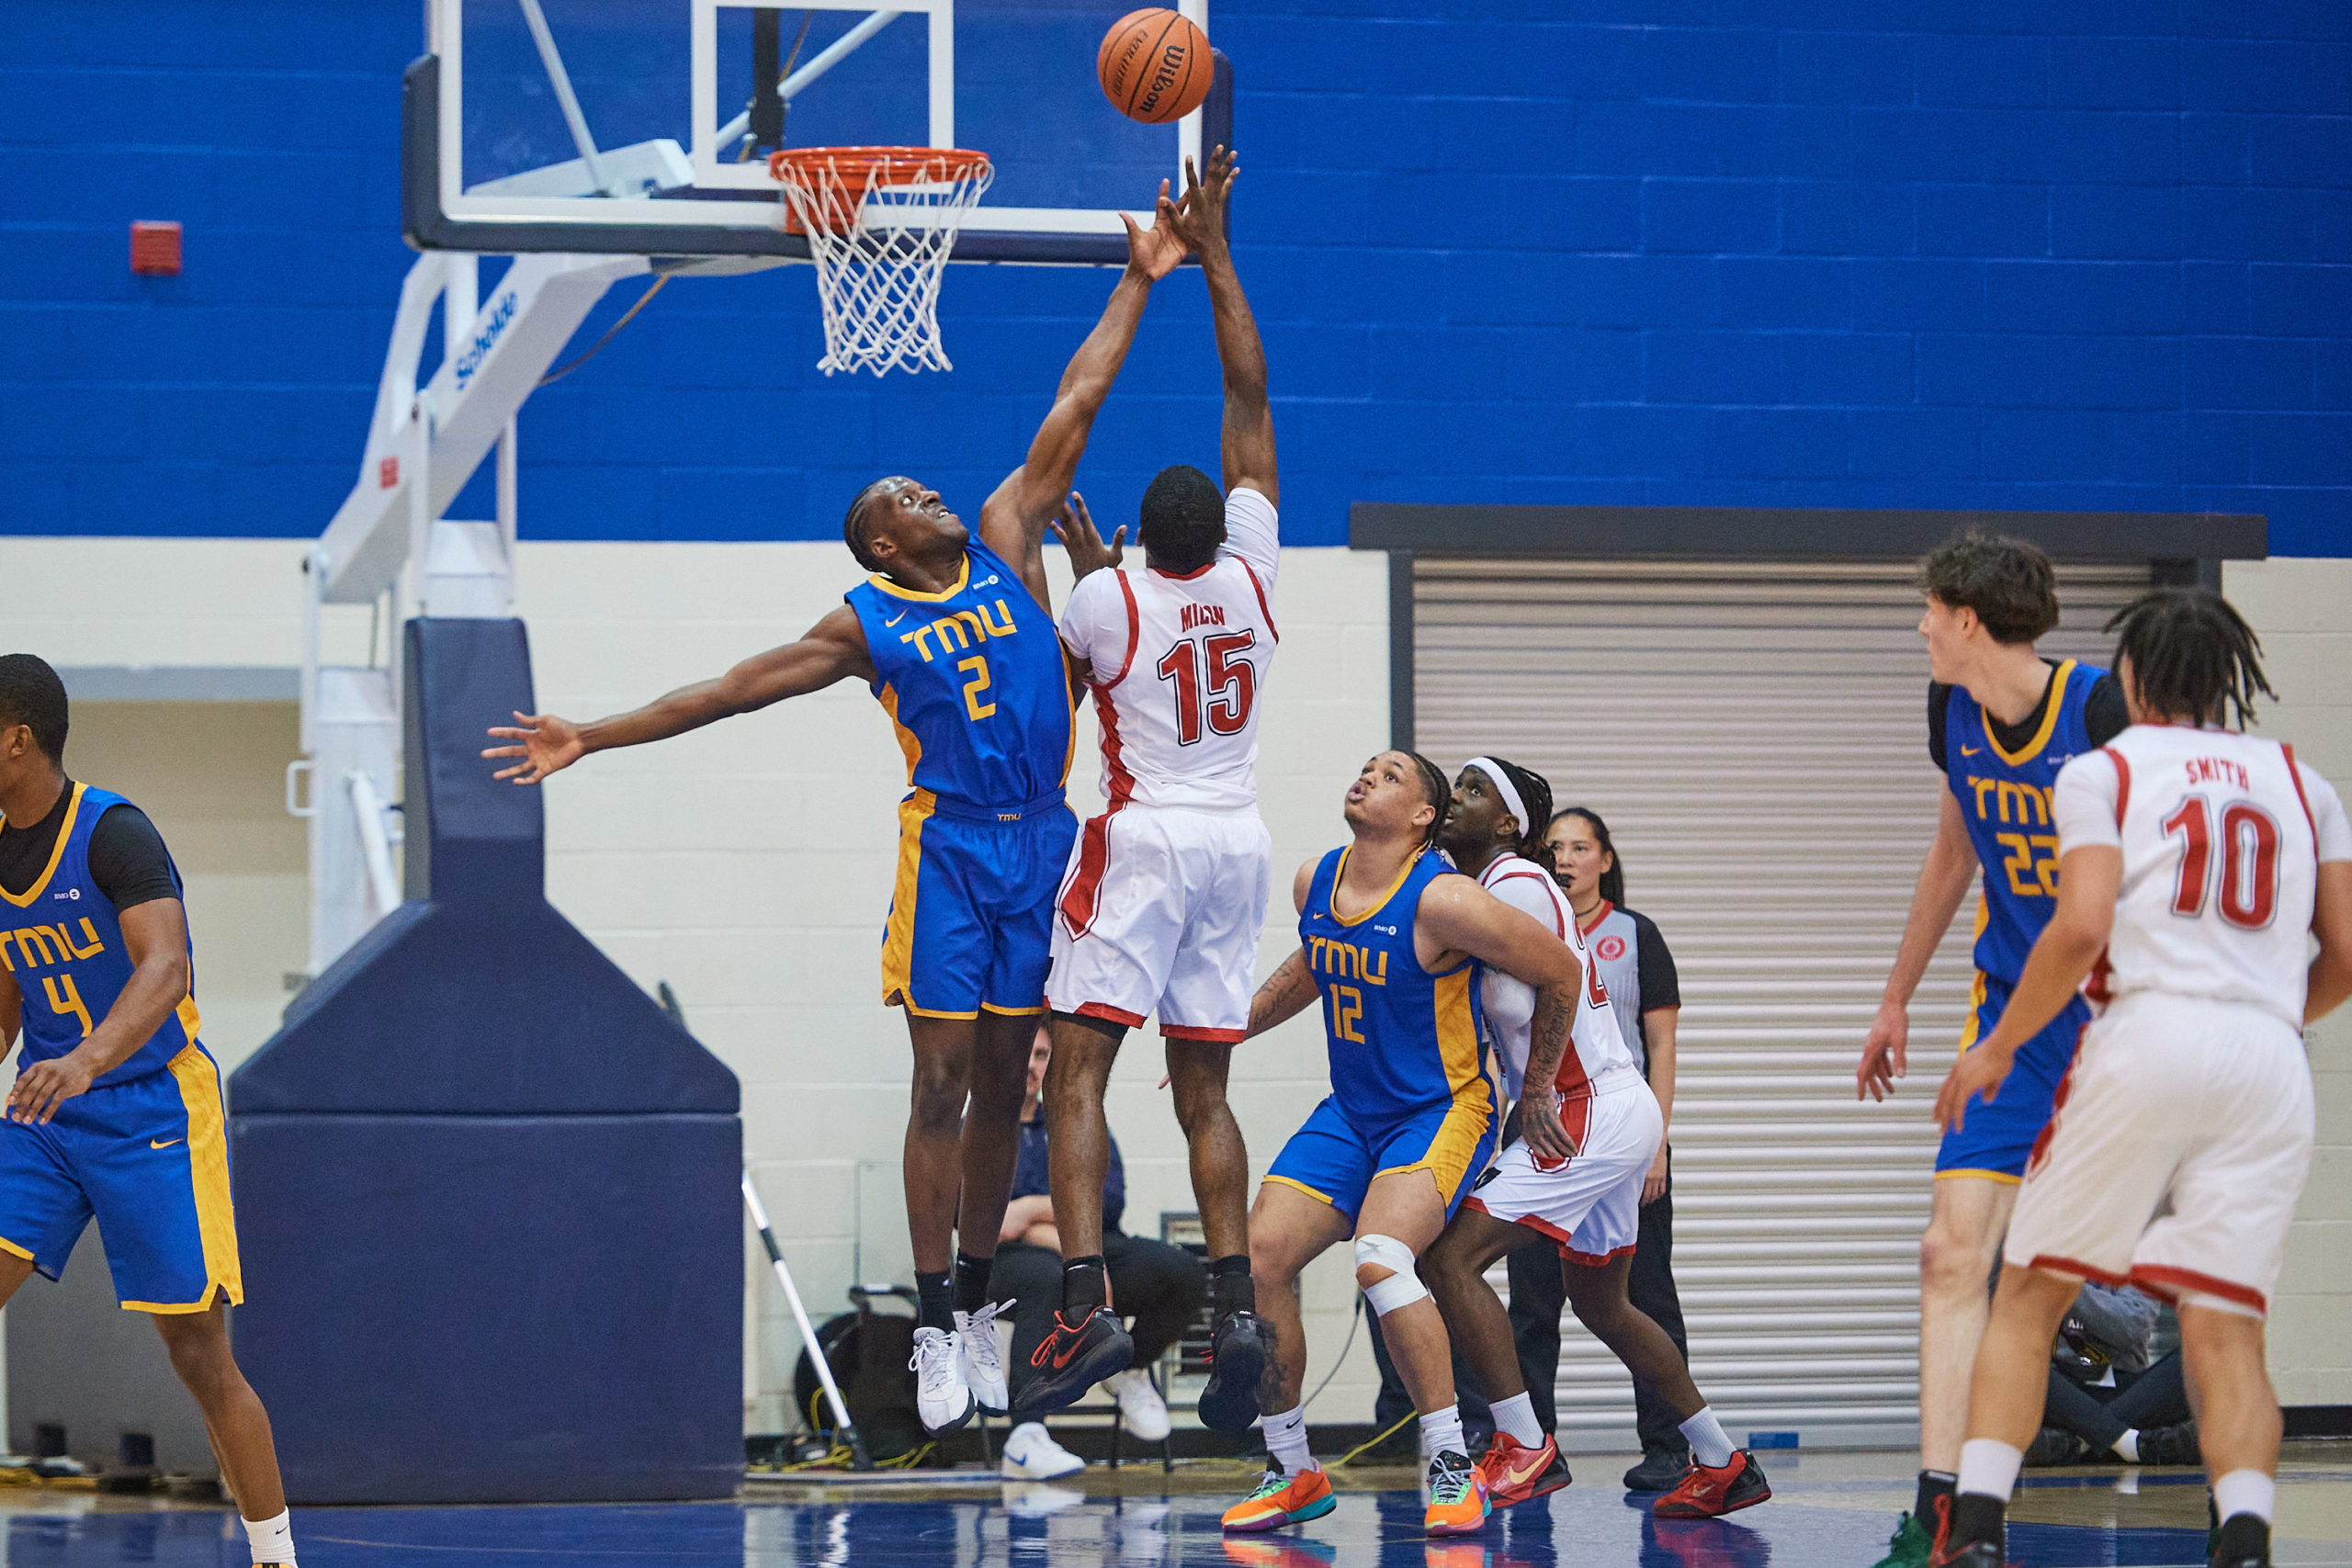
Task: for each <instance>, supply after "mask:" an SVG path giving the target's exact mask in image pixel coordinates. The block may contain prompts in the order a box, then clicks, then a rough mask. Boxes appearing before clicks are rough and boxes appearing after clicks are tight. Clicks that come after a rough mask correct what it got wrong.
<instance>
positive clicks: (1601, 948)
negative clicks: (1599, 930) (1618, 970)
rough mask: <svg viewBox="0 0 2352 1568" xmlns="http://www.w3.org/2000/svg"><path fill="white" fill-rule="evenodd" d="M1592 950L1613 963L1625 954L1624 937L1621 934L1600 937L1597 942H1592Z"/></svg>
mask: <svg viewBox="0 0 2352 1568" xmlns="http://www.w3.org/2000/svg"><path fill="white" fill-rule="evenodd" d="M1592 951H1593V952H1595V953H1599V954H1600V956H1601V957H1602V958H1603V959H1606V960H1607V961H1608V962H1610V963H1611V964H1614V963H1616V962H1617V960H1619V959H1621V958H1623V957H1624V956H1625V939H1624V938H1623V937H1622V936H1605V937H1602V938H1601V939H1600V941H1599V942H1595V943H1593V947H1592Z"/></svg>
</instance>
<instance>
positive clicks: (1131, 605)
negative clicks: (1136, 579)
mask: <svg viewBox="0 0 2352 1568" xmlns="http://www.w3.org/2000/svg"><path fill="white" fill-rule="evenodd" d="M1112 575H1114V576H1115V577H1116V578H1117V579H1118V580H1119V592H1121V593H1122V594H1124V595H1125V598H1126V601H1127V656H1126V657H1125V659H1122V660H1119V672H1118V673H1117V674H1116V675H1114V676H1112V677H1111V678H1110V679H1109V680H1107V681H1098V682H1095V688H1096V689H1095V701H1096V703H1097V705H1100V704H1101V702H1102V696H1103V693H1104V692H1107V691H1109V690H1110V689H1111V688H1112V687H1114V686H1115V685H1117V684H1118V683H1119V682H1122V681H1124V680H1125V679H1126V678H1127V671H1129V670H1131V669H1133V668H1134V667H1135V662H1136V644H1137V643H1138V642H1141V641H1142V640H1143V616H1142V615H1140V614H1138V613H1137V612H1136V590H1135V584H1133V583H1131V582H1129V581H1127V574H1126V573H1125V572H1124V571H1120V572H1114V573H1113V574H1112Z"/></svg>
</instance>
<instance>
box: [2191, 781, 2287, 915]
mask: <svg viewBox="0 0 2352 1568" xmlns="http://www.w3.org/2000/svg"><path fill="white" fill-rule="evenodd" d="M2164 829H2165V838H2167V839H2169V838H2173V837H2175V836H2176V835H2177V836H2178V837H2179V839H2180V840H2181V848H2180V871H2179V873H2178V874H2177V875H2176V876H2175V877H2174V879H2173V886H2172V912H2173V913H2174V914H2176V915H2184V916H2188V917H2189V918H2190V919H2194V918H2196V917H2197V916H2199V915H2201V914H2203V913H2204V912H2205V897H2206V888H2207V886H2208V885H2209V884H2211V881H2212V880H2213V876H2212V872H2213V818H2212V808H2211V807H2210V806H2209V805H2208V804H2207V803H2206V800H2205V797H2204V796H2203V795H2189V796H2188V797H2187V798H2185V799H2183V800H2182V801H2181V803H2180V805H2179V807H2177V809H2175V810H2174V812H2173V814H2172V815H2171V816H2169V817H2167V818H2165V821H2164ZM2221 837H2222V900H2221V907H2222V919H2225V920H2227V921H2229V922H2230V924H2232V925H2233V926H2236V927H2237V928H2239V929H2240V930H2241V931H2260V930H2261V929H2262V928H2263V927H2265V926H2267V925H2268V924H2269V923H2270V921H2271V919H2272V917H2274V916H2275V915H2277V914H2278V823H2277V822H2276V821H2275V820H2273V819H2272V818H2271V815H2270V813H2268V812H2267V811H2265V810H2263V809H2262V807H2258V806H2256V805H2254V804H2253V803H2252V802H2250V801H2244V800H2233V801H2232V802H2231V803H2230V804H2229V805H2227V806H2225V807H2222V824H2221Z"/></svg>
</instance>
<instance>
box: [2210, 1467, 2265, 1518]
mask: <svg viewBox="0 0 2352 1568" xmlns="http://www.w3.org/2000/svg"><path fill="white" fill-rule="evenodd" d="M2277 1504H2278V1483H2277V1482H2276V1481H2273V1480H2272V1479H2271V1478H2270V1477H2269V1476H2267V1475H2265V1474H2263V1473H2262V1472H2260V1471H2258V1470H2233V1471H2232V1472H2229V1474H2227V1475H2223V1476H2219V1477H2217V1478H2215V1480H2214V1482H2213V1511H2214V1512H2215V1513H2217V1514H2219V1515H2221V1516H2222V1518H2223V1519H2228V1518H2230V1517H2233V1516H2234V1515H2238V1514H2252V1515H2253V1516H2254V1517H2256V1518H2257V1519H2260V1520H2261V1521H2262V1522H2263V1523H2264V1524H2266V1525H2267V1524H2268V1523H2269V1522H2270V1510H2271V1509H2272V1508H2273V1507H2274V1506H2277Z"/></svg>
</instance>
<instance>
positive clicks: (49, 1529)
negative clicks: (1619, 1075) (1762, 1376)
mask: <svg viewBox="0 0 2352 1568" xmlns="http://www.w3.org/2000/svg"><path fill="white" fill-rule="evenodd" d="M2334 1447H2340V1445H2336V1446H2334ZM1767 1459H1768V1461H1770V1463H1769V1464H1768V1472H1769V1473H1770V1474H1771V1476H1772V1479H1773V1486H1774V1491H1775V1497H1774V1500H1773V1501H1772V1502H1770V1503H1768V1504H1765V1505H1764V1506H1760V1507H1758V1508H1754V1509H1750V1510H1748V1511H1747V1512H1745V1513H1743V1514H1740V1515H1738V1516H1736V1517H1735V1518H1732V1519H1715V1520H1704V1521H1697V1522H1692V1523H1675V1522H1670V1521H1660V1520H1656V1519H1652V1518H1651V1517H1649V1516H1648V1513H1647V1511H1646V1508H1645V1507H1641V1506H1634V1503H1633V1500H1631V1499H1628V1498H1627V1497H1626V1496H1625V1495H1624V1494H1623V1493H1622V1492H1620V1491H1619V1490H1618V1489H1617V1488H1616V1487H1615V1486H1613V1485H1611V1484H1607V1483H1608V1481H1609V1480H1610V1479H1611V1477H1613V1475H1614V1474H1615V1472H1616V1471H1617V1470H1618V1469H1619V1468H1622V1465H1623V1462H1624V1461H1622V1460H1610V1459H1606V1458H1605V1457H1603V1456H1598V1455H1593V1456H1580V1463H1579V1468H1580V1470H1581V1471H1582V1472H1583V1475H1582V1479H1581V1481H1580V1483H1579V1484H1577V1486H1575V1487H1572V1488H1570V1489H1569V1490H1567V1491H1565V1492H1561V1493H1557V1494H1555V1495H1553V1496H1552V1497H1551V1498H1549V1499H1546V1500H1544V1502H1540V1503H1537V1504H1533V1505H1530V1506H1524V1507H1521V1508H1518V1509H1514V1510H1512V1511H1510V1513H1508V1514H1505V1515H1498V1516H1497V1517H1496V1518H1495V1519H1494V1520H1493V1521H1492V1522H1491V1523H1489V1525H1488V1526H1487V1529H1486V1530H1485V1531H1483V1532H1482V1533H1480V1534H1478V1535H1476V1536H1469V1537H1460V1538H1455V1539H1453V1540H1444V1541H1430V1540H1425V1539H1423V1537H1422V1535H1421V1532H1420V1498H1419V1493H1418V1492H1417V1491H1415V1490H1413V1489H1412V1488H1411V1486H1410V1484H1409V1483H1410V1479H1411V1478H1410V1476H1409V1474H1408V1472H1402V1471H1397V1470H1385V1471H1371V1472H1362V1473H1360V1474H1356V1475H1353V1476H1351V1477H1349V1478H1348V1483H1347V1487H1346V1489H1344V1490H1343V1492H1342V1495H1341V1497H1340V1506H1339V1508H1338V1510H1337V1511H1336V1512H1334V1513H1332V1514H1331V1515H1329V1517H1325V1518H1322V1519H1319V1520H1317V1521H1315V1522H1314V1523H1312V1524H1310V1525H1306V1526H1305V1527H1302V1528H1299V1529H1292V1530H1288V1531H1283V1532H1281V1533H1279V1534H1275V1535H1270V1536H1241V1537H1227V1536H1224V1535H1223V1534H1222V1533H1221V1532H1220V1531H1219V1530H1218V1529H1217V1516H1218V1514H1219V1512H1220V1511H1221V1510H1222V1509H1223V1507H1224V1506H1225V1505H1226V1503H1227V1502H1228V1501H1229V1500H1230V1499H1231V1498H1232V1497H1233V1496H1234V1495H1238V1489H1239V1488H1240V1486H1242V1485H1243V1484H1246V1482H1247V1480H1248V1477H1246V1476H1245V1475H1244V1474H1243V1473H1242V1472H1241V1471H1240V1470H1239V1468H1238V1467H1237V1466H1233V1465H1229V1464H1213V1465H1212V1464H1187V1465H1183V1466H1181V1467H1180V1468H1179V1469H1178V1470H1177V1471H1176V1472H1175V1473H1174V1474H1172V1475H1168V1476H1163V1475H1162V1474H1161V1473H1160V1472H1159V1470H1158V1469H1157V1468H1156V1467H1150V1466H1130V1467H1129V1468H1127V1469H1126V1470H1125V1471H1123V1472H1117V1473H1115V1474H1114V1473H1113V1472H1108V1471H1105V1470H1103V1469H1102V1468H1100V1467H1097V1468H1096V1469H1094V1470H1092V1471H1090V1472H1088V1474H1087V1475H1086V1476H1085V1477H1084V1478H1082V1481H1083V1485H1082V1487H1081V1486H1072V1485H1035V1484H1031V1485H1002V1486H996V1485H989V1486H984V1487H978V1488H972V1487H966V1488H956V1489H925V1490H923V1491H921V1492H917V1491H913V1490H910V1489H903V1488H901V1489H894V1490H892V1491H890V1492H888V1493H887V1494H881V1495H877V1494H876V1493H875V1492H872V1491H866V1492H860V1493H857V1494H855V1495H852V1494H851V1493H850V1492H849V1491H848V1490H847V1489H841V1488H837V1489H834V1490H832V1491H830V1492H818V1493H809V1492H807V1491H806V1490H802V1489H796V1490H794V1491H792V1492H790V1493H789V1494H786V1495H778V1494H779V1493H783V1492H784V1489H783V1488H781V1487H778V1486H775V1485H772V1484H759V1483H754V1486H753V1487H752V1492H753V1493H754V1495H751V1496H748V1497H747V1498H746V1499H745V1500H743V1501H741V1502H739V1503H699V1504H670V1505H614V1506H544V1507H531V1506H514V1507H417V1508H381V1507H368V1508H307V1509H301V1510H299V1511H298V1512H297V1514H296V1516H295V1529H296V1534H297V1547H298V1549H299V1551H300V1558H301V1562H303V1563H304V1564H305V1565H306V1568H379V1565H386V1564H392V1563H420V1564H435V1565H446V1568H509V1565H512V1568H525V1565H528V1568H546V1565H547V1564H548V1563H549V1562H560V1561H572V1562H582V1563H592V1564H594V1565H596V1568H638V1565H639V1564H643V1565H647V1568H651V1565H653V1564H663V1565H675V1564H713V1565H717V1564H729V1565H732V1564H737V1563H740V1564H742V1565H743V1568H784V1565H786V1564H791V1565H794V1568H800V1565H808V1568H899V1565H907V1568H1019V1565H1023V1564H1031V1565H1036V1568H1046V1565H1047V1564H1051V1565H1054V1568H1060V1565H1062V1564H1101V1565H1103V1568H1195V1565H1208V1564H1215V1565H1217V1568H1235V1565H1240V1568H1250V1565H1261V1568H1325V1565H1329V1568H1357V1565H1362V1568H1555V1564H1556V1565H1561V1568H1566V1565H1568V1564H1574V1565H1576V1568H1619V1565H1624V1568H1763V1565H1764V1564H1768V1563H1772V1564H1779V1565H1781V1568H1845V1565H1849V1564H1850V1565H1852V1568H1868V1565H1869V1564H1871V1563H1873V1562H1876V1561H1877V1560H1878V1558H1879V1556H1880V1554H1881V1552H1882V1551H1883V1550H1884V1544H1883V1543H1884V1541H1885V1539H1886V1534H1887V1531H1888V1529H1890V1528H1891V1526H1892V1524H1893V1522H1894V1518H1893V1516H1894V1510H1895V1509H1897V1508H1899V1507H1900V1506H1903V1504H1904V1502H1905V1501H1906V1500H1907V1492H1908V1488H1907V1483H1905V1480H1904V1478H1903V1472H1904V1471H1905V1466H1906V1465H1907V1464H1908V1463H1909V1462H1910V1461H1909V1460H1908V1458H1907V1456H1903V1455H1860V1454H1826V1455H1816V1456H1809V1457H1807V1458H1805V1459H1803V1460H1799V1459H1797V1458H1796V1457H1795V1456H1791V1455H1781V1456H1769V1455H1768V1456H1767ZM2347 1459H2352V1455H2346V1454H2341V1453H2338V1452H2334V1451H2331V1446H2330V1445H2301V1446H2300V1447H2299V1448H2298V1449H2297V1450H2296V1451H2295V1457H2294V1458H2293V1459H2292V1460H2291V1461H2290V1463H2289V1464H2288V1465H2287V1466H2286V1467H2285V1472H2284V1473H2282V1475H2281V1477H2280V1482H2281V1485H2280V1496H2279V1529H2278V1543H2277V1548H2276V1551H2275V1556H2276V1559H2277V1561H2278V1562H2279V1563H2280V1564H2281V1565H2282V1568H2284V1565H2287V1564H2295V1565H2298V1568H2305V1565H2317V1564H2332V1565H2352V1463H2346V1460H2347ZM1384 1487H1385V1489H1383V1488H1384ZM1643 1501H1646V1500H1643ZM2203 1511H2204V1488H2203V1486H2202V1484H2201V1479H2200V1478H2199V1476H2197V1475H2196V1474H2195V1473H2194V1472H2187V1471H2154V1470H2149V1471H2142V1472H2136V1473H2134V1472H2117V1471H2113V1470H2109V1471H2103V1472H2050V1473H2043V1474H2036V1475H2034V1476H2032V1477H2030V1483H2029V1488H2028V1490H2027V1491H2026V1492H2025V1493H2024V1494H2023V1495H2021V1497H2020V1501H2019V1506H2018V1509H2017V1515H2018V1518H2019V1521H2020V1522H2019V1523H2018V1524H2017V1525H2016V1526H2015V1527H2014V1528H2013V1529H2012V1531H2011V1534H2010V1555H2011V1557H2012V1558H2013V1559H2015V1560H2016V1561H2017V1562H2020V1563H2022V1564H2027V1565H2029V1568H2075V1565H2077V1564H2092V1563H2100V1564H2108V1563H2112V1564H2141V1565H2148V1568H2154V1565H2158V1564H2162V1565H2167V1568H2170V1565H2176V1564H2177V1565H2179V1568H2201V1565H2202V1564H2203V1562H2204V1561H2205V1558H2204V1554H2203V1544H2204V1532H2203V1529H2202V1516H2203ZM0 1521H4V1522H5V1527H6V1529H5V1535H0V1565H5V1568H101V1565H107V1568H111V1565H115V1564H131V1563H135V1564H141V1565H142V1568H243V1565H244V1563H245V1562H246V1558H247V1553H246V1550H245V1544H244V1540H243V1532H242V1531H241V1530H239V1529H237V1528H236V1526H235V1524H234V1522H233V1521H232V1519H231V1518H230V1517H228V1515H227V1514H226V1513H225V1512H224V1511H223V1510H221V1509H220V1508H218V1507H209V1506H206V1507H199V1506H189V1505H185V1504H165V1503H161V1502H152V1501H149V1500H146V1499H124V1498H112V1497H99V1496H96V1495H91V1494H87V1493H83V1494H69V1493H53V1492H40V1491H33V1490H29V1489H24V1490H10V1491H6V1492H0Z"/></svg>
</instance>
